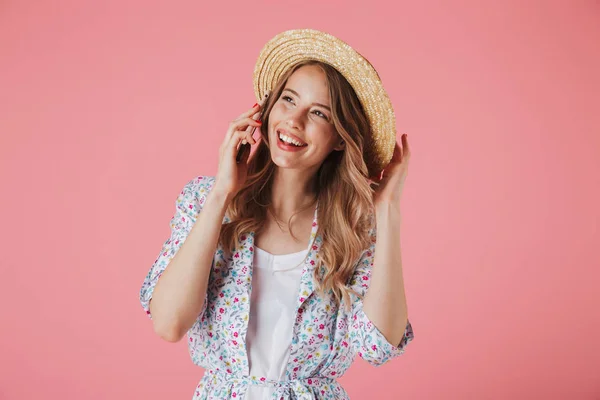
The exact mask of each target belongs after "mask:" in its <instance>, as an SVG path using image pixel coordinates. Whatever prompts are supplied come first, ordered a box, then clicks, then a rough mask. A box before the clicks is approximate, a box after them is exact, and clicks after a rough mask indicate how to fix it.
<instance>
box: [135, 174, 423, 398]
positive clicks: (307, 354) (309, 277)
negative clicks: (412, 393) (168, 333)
mask: <svg viewBox="0 0 600 400" xmlns="http://www.w3.org/2000/svg"><path fill="white" fill-rule="evenodd" d="M214 182H215V178H214V177H207V176H198V177H196V178H194V179H192V180H191V181H190V182H188V183H187V184H186V185H185V186H184V188H183V190H182V191H181V193H180V194H179V196H178V198H177V201H176V211H175V215H174V216H173V218H172V219H171V235H170V237H169V238H168V239H167V240H166V241H165V243H164V245H163V248H162V250H161V252H160V254H159V255H158V258H157V259H156V260H155V262H154V264H153V265H152V267H151V268H150V271H149V272H148V274H147V275H146V278H145V279H144V282H143V284H142V288H141V291H140V302H141V304H142V307H143V308H144V309H145V311H146V313H147V314H148V316H149V317H150V318H152V315H151V314H150V309H149V303H150V299H151V298H152V292H153V290H154V287H155V285H156V282H157V281H158V279H159V278H160V276H161V274H162V272H163V271H164V269H165V268H166V266H167V265H168V264H169V261H170V260H171V259H172V258H173V257H174V255H175V253H176V252H177V250H178V249H179V248H180V247H181V245H182V244H183V242H184V241H185V239H186V237H187V235H188V233H189V232H190V231H191V229H192V227H193V225H194V223H195V221H196V217H197V216H198V214H199V213H200V212H201V210H202V206H203V205H204V202H205V200H206V197H207V195H208V193H209V192H210V190H211V188H212V187H213V184H214ZM317 217H318V206H317V208H316V209H315V213H314V218H313V224H312V232H311V240H310V243H309V246H308V249H307V250H308V254H307V257H306V259H305V261H304V265H303V266H302V274H301V278H300V284H299V289H298V293H297V295H296V300H295V308H296V310H297V311H296V316H295V323H294V326H293V329H292V332H293V336H292V341H291V343H290V349H289V359H288V363H287V367H286V370H285V379H283V380H278V381H275V380H271V379H267V377H264V376H251V375H249V362H248V352H247V348H246V334H247V332H248V322H249V315H250V299H251V290H252V264H253V260H254V252H255V248H254V233H253V232H250V233H248V234H247V235H244V236H242V237H241V243H240V247H238V248H237V249H235V251H234V252H233V254H232V256H231V257H230V258H226V256H225V253H224V250H223V247H222V246H221V244H219V245H218V246H217V249H216V252H215V256H214V258H213V264H212V269H211V273H210V277H209V283H208V290H207V293H206V298H205V301H204V306H203V308H202V310H201V312H200V314H199V315H198V318H197V319H196V322H195V323H194V325H193V326H192V327H191V328H190V330H189V331H188V332H187V334H186V339H187V344H188V349H189V353H190V357H191V359H192V362H193V363H194V364H196V365H198V366H200V367H202V368H204V369H205V373H204V376H203V377H202V379H201V380H200V382H199V383H198V385H197V387H196V389H195V391H194V394H193V396H192V398H193V400H200V399H202V400H205V399H215V400H216V399H219V400H223V399H244V398H245V395H246V392H247V390H248V387H249V385H267V386H270V387H272V388H275V390H274V392H273V394H272V399H273V400H281V399H286V400H287V399H298V400H308V399H323V400H333V399H348V398H349V397H348V395H347V393H346V391H345V390H344V389H343V388H342V386H341V385H340V384H339V383H338V382H337V378H339V377H340V376H342V375H343V374H344V373H345V372H346V370H347V369H348V368H349V367H350V365H351V364H352V362H353V360H354V359H355V358H356V356H357V355H358V356H359V357H361V358H362V359H364V360H366V361H367V362H369V363H370V364H372V365H374V366H381V365H383V364H384V363H386V362H388V361H390V360H391V359H393V358H394V357H397V356H400V355H401V354H402V353H404V350H405V348H406V346H407V344H408V343H409V342H410V341H412V340H413V338H414V334H413V330H412V326H411V324H410V321H408V323H407V325H406V328H405V331H404V336H403V338H402V340H401V342H400V343H399V344H396V345H395V344H392V343H389V342H388V341H387V339H386V338H385V337H384V336H383V334H382V333H381V332H380V331H379V330H378V329H377V327H376V326H375V325H374V324H373V323H372V322H371V321H370V320H369V317H368V316H367V315H366V314H365V312H364V311H363V303H362V300H360V299H359V298H357V297H356V296H354V295H352V296H351V297H352V305H351V310H350V311H349V312H346V310H345V309H344V303H343V302H342V303H341V304H340V306H339V307H338V306H336V305H335V303H334V299H333V294H332V293H331V292H329V293H328V294H327V296H325V298H321V297H320V296H318V294H317V293H313V290H314V289H315V287H316V284H315V282H314V278H313V270H314V268H315V266H316V262H317V259H318V257H319V249H320V248H321V245H322V243H323V239H322V238H321V237H320V235H317V228H318V218H317ZM229 221H230V220H229V218H228V217H227V215H225V217H224V219H223V223H227V222H229ZM371 237H372V240H371V245H370V246H369V247H368V248H367V249H365V250H364V252H363V253H362V255H361V257H360V259H359V260H358V262H357V264H356V270H355V273H354V276H353V277H352V278H351V279H350V281H349V283H348V284H349V286H350V287H351V288H353V289H354V290H355V291H357V292H358V293H360V294H361V295H363V296H364V294H365V293H366V292H367V290H368V288H369V285H370V277H371V270H372V268H373V259H374V250H375V238H376V229H375V228H373V229H372V230H371Z"/></svg>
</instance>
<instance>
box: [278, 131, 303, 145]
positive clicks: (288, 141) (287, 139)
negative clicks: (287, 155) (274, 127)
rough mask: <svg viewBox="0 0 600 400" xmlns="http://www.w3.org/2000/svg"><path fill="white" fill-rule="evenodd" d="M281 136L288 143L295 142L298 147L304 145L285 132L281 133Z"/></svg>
mask: <svg viewBox="0 0 600 400" xmlns="http://www.w3.org/2000/svg"><path fill="white" fill-rule="evenodd" d="M279 138H280V139H281V140H283V141H284V142H286V143H291V144H293V145H295V146H298V147H302V146H303V144H302V143H300V142H298V141H297V140H294V139H292V138H291V137H289V136H286V135H284V134H283V133H279Z"/></svg>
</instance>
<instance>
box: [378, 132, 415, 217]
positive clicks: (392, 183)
mask: <svg viewBox="0 0 600 400" xmlns="http://www.w3.org/2000/svg"><path fill="white" fill-rule="evenodd" d="M400 140H401V141H402V147H400V145H399V144H398V142H396V146H395V147H394V154H393V156H392V160H391V161H390V163H389V165H388V166H387V167H385V169H384V170H383V176H382V177H381V179H378V178H379V177H377V178H371V180H372V181H374V182H377V183H379V185H378V187H377V188H376V190H375V195H374V198H373V201H374V203H375V207H376V208H378V207H380V206H389V205H393V206H396V207H398V208H399V207H400V197H401V196H402V191H403V189H404V181H405V180H406V175H407V173H408V163H409V161H410V147H409V146H408V139H407V135H406V134H403V135H402V136H401V139H400Z"/></svg>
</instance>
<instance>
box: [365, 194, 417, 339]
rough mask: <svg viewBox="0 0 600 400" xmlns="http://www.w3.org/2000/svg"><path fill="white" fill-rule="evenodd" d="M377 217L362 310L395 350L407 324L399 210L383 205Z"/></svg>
mask: <svg viewBox="0 0 600 400" xmlns="http://www.w3.org/2000/svg"><path fill="white" fill-rule="evenodd" d="M376 216H377V244H376V245H375V246H376V247H375V248H376V251H375V261H374V266H373V276H372V278H371V287H370V288H369V290H368V292H367V294H366V295H365V298H364V308H363V309H364V312H365V313H366V314H367V315H368V317H369V318H370V319H371V321H373V323H374V324H375V326H377V328H379V330H380V331H381V332H382V334H383V335H384V336H385V337H386V338H387V339H388V341H389V342H390V343H392V344H394V345H395V346H397V345H398V343H400V342H401V339H402V337H403V335H404V330H405V329H406V324H407V322H408V311H407V304H406V294H405V291H404V277H403V275H402V255H401V250H400V223H401V216H400V210H398V209H397V208H396V207H393V206H385V205H384V206H381V207H380V208H379V209H378V210H377V212H376Z"/></svg>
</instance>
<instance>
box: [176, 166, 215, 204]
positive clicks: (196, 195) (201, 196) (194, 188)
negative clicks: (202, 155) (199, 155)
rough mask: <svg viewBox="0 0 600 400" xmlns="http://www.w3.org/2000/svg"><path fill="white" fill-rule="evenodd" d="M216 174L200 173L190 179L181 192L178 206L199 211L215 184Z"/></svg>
mask: <svg viewBox="0 0 600 400" xmlns="http://www.w3.org/2000/svg"><path fill="white" fill-rule="evenodd" d="M215 180H216V178H215V177H214V176H205V175H199V176H195V177H194V178H192V179H191V180H189V181H188V182H187V183H186V184H185V185H184V186H183V188H182V189H181V191H180V192H179V196H178V197H177V206H178V207H181V208H185V209H186V211H188V212H189V211H199V210H200V209H201V208H202V206H203V205H204V202H205V200H206V197H207V196H208V193H210V191H211V189H212V188H213V186H214V184H215Z"/></svg>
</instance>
